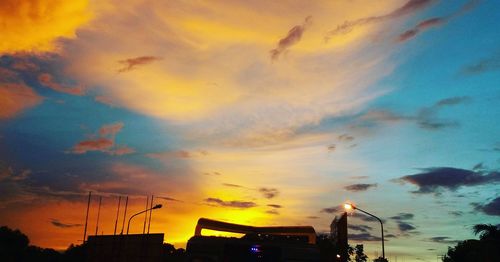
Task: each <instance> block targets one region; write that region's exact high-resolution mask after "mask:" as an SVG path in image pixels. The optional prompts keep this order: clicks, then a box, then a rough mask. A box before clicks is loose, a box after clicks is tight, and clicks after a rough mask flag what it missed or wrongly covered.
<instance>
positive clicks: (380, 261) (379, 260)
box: [373, 257, 389, 262]
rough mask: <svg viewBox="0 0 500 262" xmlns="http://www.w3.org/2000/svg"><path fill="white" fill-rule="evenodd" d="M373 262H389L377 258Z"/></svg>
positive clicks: (385, 259)
mask: <svg viewBox="0 0 500 262" xmlns="http://www.w3.org/2000/svg"><path fill="white" fill-rule="evenodd" d="M373 262H389V260H387V258H383V257H378V258H375V259H374V260H373Z"/></svg>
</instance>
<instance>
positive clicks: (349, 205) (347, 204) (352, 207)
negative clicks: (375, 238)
mask: <svg viewBox="0 0 500 262" xmlns="http://www.w3.org/2000/svg"><path fill="white" fill-rule="evenodd" d="M344 208H345V209H346V210H351V209H353V210H354V209H357V210H359V211H361V212H363V213H365V214H367V215H369V216H371V217H374V218H376V219H377V220H378V222H380V228H381V229H382V258H384V259H385V250H384V224H383V223H382V220H381V219H380V218H378V217H376V216H375V215H373V214H370V213H368V212H366V211H364V210H363V209H360V208H358V207H357V206H354V205H353V204H350V203H346V204H344Z"/></svg>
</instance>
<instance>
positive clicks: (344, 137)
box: [337, 134, 354, 142]
mask: <svg viewBox="0 0 500 262" xmlns="http://www.w3.org/2000/svg"><path fill="white" fill-rule="evenodd" d="M337 139H338V140H339V141H341V142H352V141H353V140H354V137H353V136H351V135H348V134H342V135H340V136H338V138H337Z"/></svg>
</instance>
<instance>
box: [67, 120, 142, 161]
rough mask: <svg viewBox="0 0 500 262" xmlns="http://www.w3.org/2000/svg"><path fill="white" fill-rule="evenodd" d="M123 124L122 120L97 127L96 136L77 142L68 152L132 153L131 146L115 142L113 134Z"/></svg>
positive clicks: (119, 154)
mask: <svg viewBox="0 0 500 262" xmlns="http://www.w3.org/2000/svg"><path fill="white" fill-rule="evenodd" d="M123 126H124V124H123V123H122V122H117V123H112V124H108V125H104V126H102V127H101V128H100V129H99V131H98V134H97V135H98V136H97V137H93V138H91V139H87V140H84V141H80V142H78V143H77V144H76V145H74V146H73V148H72V149H71V150H70V152H71V153H73V154H85V153H87V152H90V151H100V152H104V153H107V154H109V155H115V156H121V155H126V154H131V153H134V152H135V150H134V149H133V148H130V147H128V146H125V145H116V143H115V136H116V134H117V133H119V132H120V131H121V130H122V128H123Z"/></svg>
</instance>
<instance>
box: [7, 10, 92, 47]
mask: <svg viewBox="0 0 500 262" xmlns="http://www.w3.org/2000/svg"><path fill="white" fill-rule="evenodd" d="M90 17H91V14H90V11H89V10H88V0H75V1H64V0H43V1H40V0H24V1H17V0H4V1H1V2H0V35H1V36H2V41H0V53H14V52H19V51H51V50H54V49H56V45H55V40H56V39H58V38H60V37H68V38H72V37H74V36H75V30H76V29H77V28H78V27H80V26H81V25H83V24H85V23H86V22H87V21H89V19H90Z"/></svg>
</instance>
